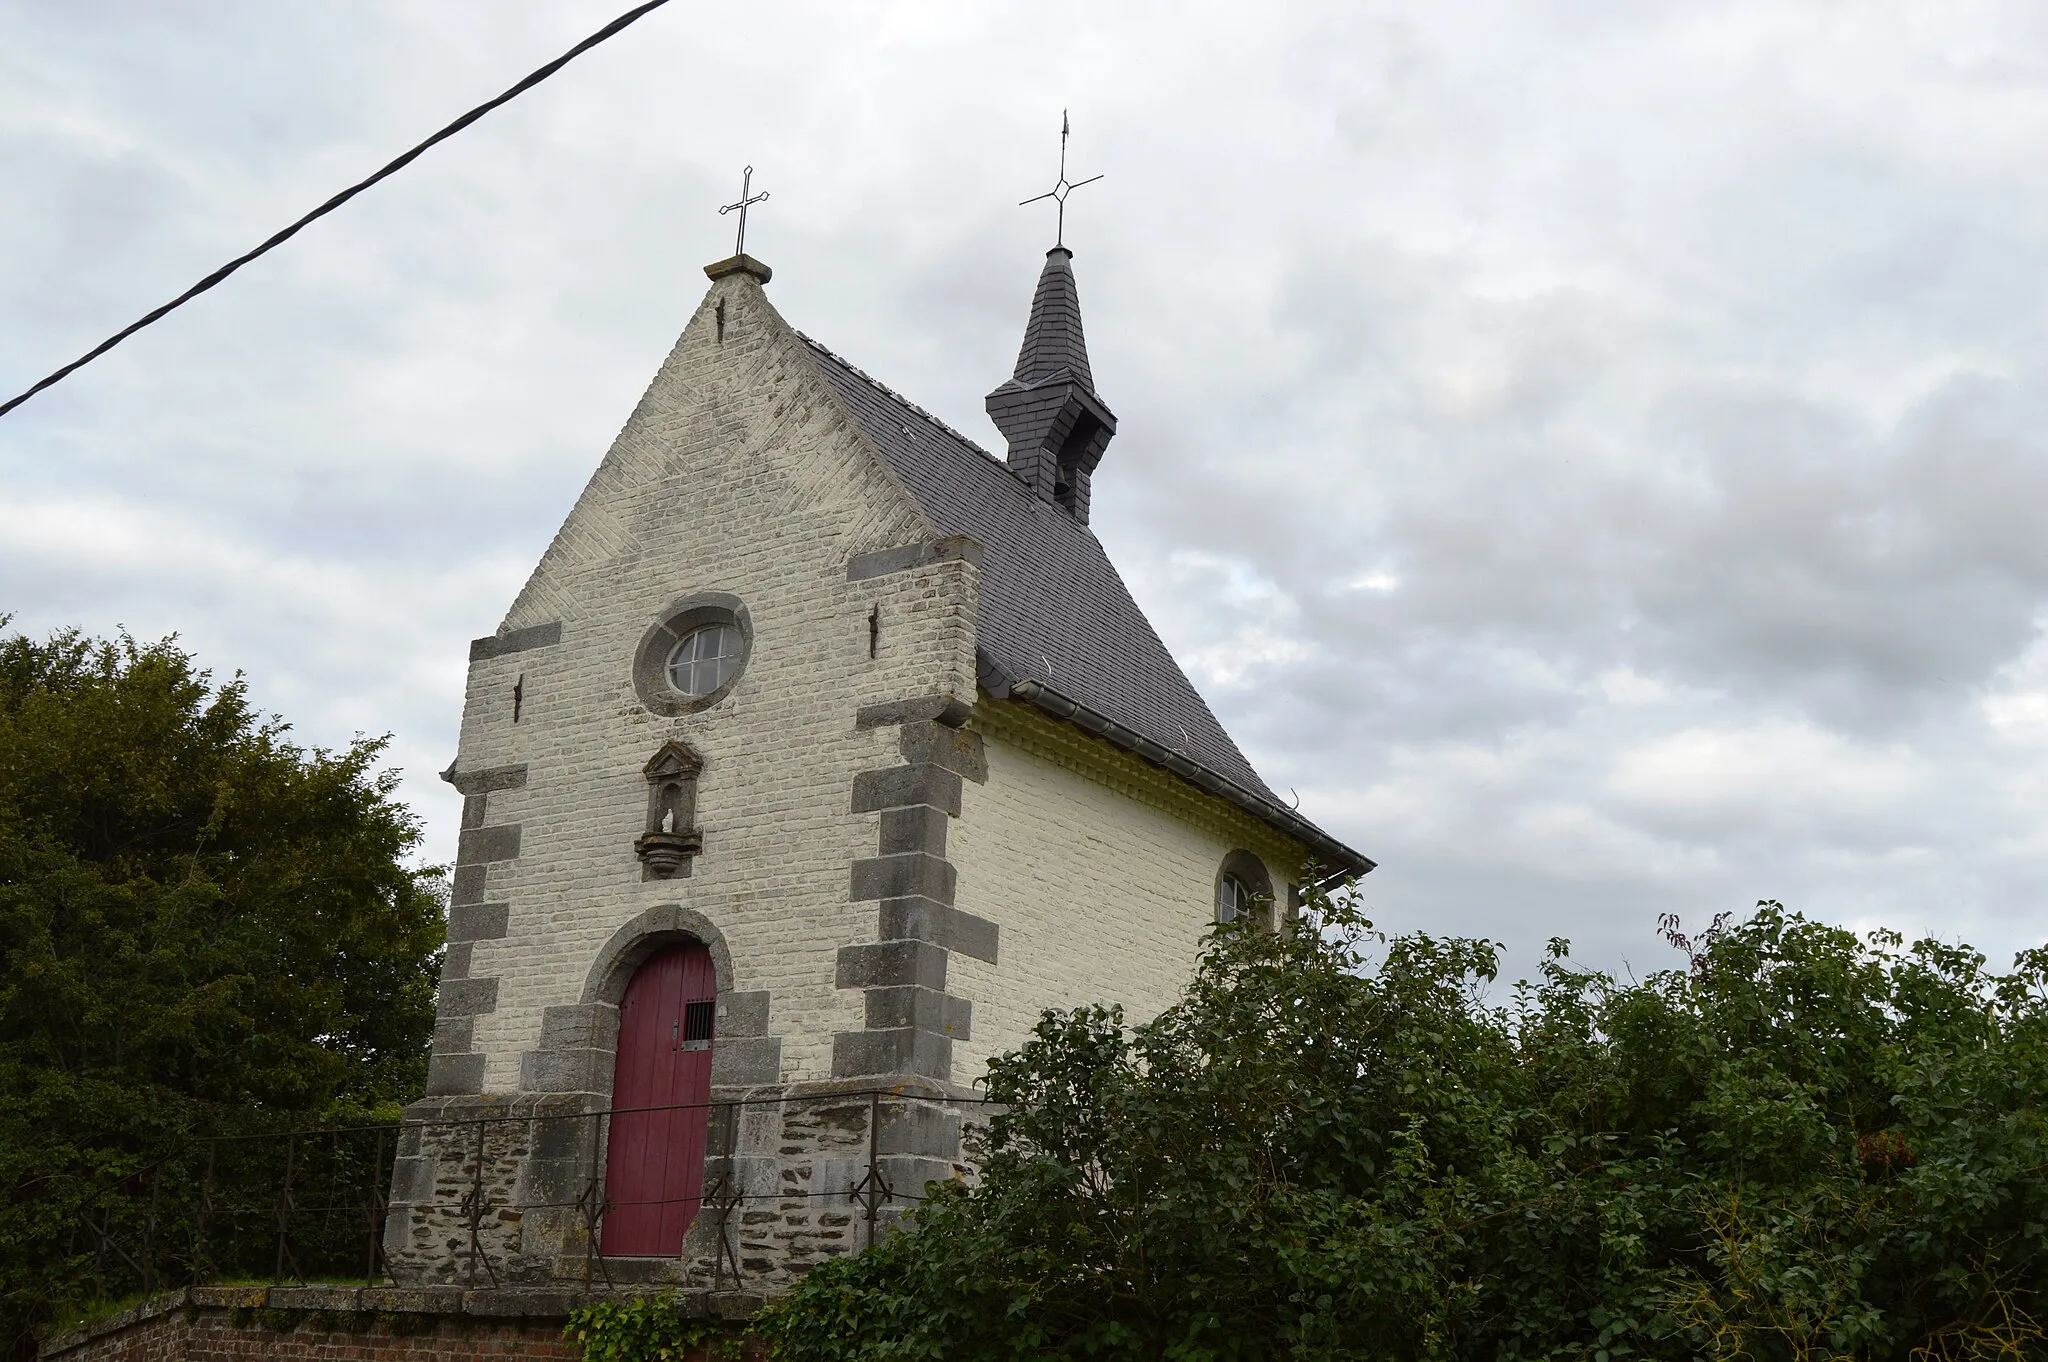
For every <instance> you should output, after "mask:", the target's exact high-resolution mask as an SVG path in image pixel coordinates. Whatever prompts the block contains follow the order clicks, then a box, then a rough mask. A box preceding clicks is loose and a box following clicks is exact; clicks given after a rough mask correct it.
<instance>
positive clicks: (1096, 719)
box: [1007, 681, 1374, 884]
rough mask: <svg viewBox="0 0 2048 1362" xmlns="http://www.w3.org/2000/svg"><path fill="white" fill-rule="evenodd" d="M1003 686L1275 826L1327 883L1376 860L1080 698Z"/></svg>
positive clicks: (1031, 685)
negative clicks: (1327, 870)
mask: <svg viewBox="0 0 2048 1362" xmlns="http://www.w3.org/2000/svg"><path fill="white" fill-rule="evenodd" d="M1007 689H1008V691H1009V698H1010V699H1012V700H1021V701H1023V702H1024V703H1025V704H1027V705H1030V706H1031V707H1032V708H1034V709H1038V710H1042V711H1043V712H1045V713H1047V714H1050V715H1051V716H1052V717H1053V718H1055V719H1064V720H1066V721H1067V722H1068V723H1070V724H1073V725H1074V726H1075V727H1076V728H1080V729H1083V730H1085V731H1087V732H1089V733H1093V734H1094V735H1095V736H1096V737H1098V738H1101V739H1102V740H1103V741H1105V742H1108V743H1110V744H1112V745H1114V746H1116V747H1120V748H1122V749H1123V750H1124V751H1126V752H1129V753H1131V754H1133V755H1134V756H1138V757H1142V758H1143V759H1144V760H1146V761H1148V762H1150V763H1152V764H1153V765H1154V766H1158V767H1163V768H1164V769H1166V770H1168V771H1171V772H1173V774H1175V775H1177V776H1179V777H1180V778H1181V779H1182V780H1185V781H1187V782H1188V783H1189V784H1190V785H1194V786H1196V787H1197V788H1199V789H1202V790H1206V791H1208V792H1209V793H1210V794H1212V795H1215V796H1216V797H1217V798H1218V799H1221V800H1223V801H1224V802H1225V803H1228V804H1232V805H1235V806H1236V807H1237V808H1240V809H1242V810H1244V811H1245V812H1246V813H1248V814H1250V815H1251V816H1252V817H1254V818H1256V819H1258V820H1259V821H1260V822H1262V823H1265V824H1268V825H1269V826H1271V827H1274V828H1278V829H1279V830H1280V831H1282V832H1284V833H1286V834H1287V835H1288V836H1290V837H1292V838H1294V839H1295V840H1296V841H1298V842H1301V843H1302V844H1303V845H1304V846H1306V847H1308V848H1309V849H1310V850H1311V851H1312V852H1314V853H1315V856H1316V859H1317V861H1318V862H1320V863H1321V864H1322V865H1324V866H1328V867H1332V868H1334V873H1332V874H1331V875H1329V876H1328V877H1327V878H1326V879H1325V880H1324V881H1323V882H1324V883H1326V884H1327V883H1330V882H1333V881H1336V880H1341V879H1343V878H1345V877H1347V876H1352V875H1363V874H1365V873H1366V872H1367V871H1369V870H1371V869H1372V868H1373V864H1374V862H1373V861H1372V859H1371V858H1370V857H1367V856H1363V855H1360V854H1359V853H1358V852H1356V851H1353V850H1352V849H1351V848H1350V847H1348V846H1345V845H1344V844H1343V843H1342V842H1340V841H1338V840H1337V839H1336V838H1334V837H1332V836H1330V834H1329V833H1327V832H1324V831H1323V830H1322V829H1321V828H1319V827H1317V826H1316V825H1315V824H1313V823H1311V822H1309V821H1308V820H1307V819H1306V818H1303V817H1302V816H1301V815H1300V814H1298V813H1296V812H1295V811H1294V810H1292V809H1289V808H1287V807H1285V806H1283V805H1280V804H1276V803H1274V802H1273V801H1272V800H1270V799H1267V798H1265V797H1264V796H1263V795H1258V794H1254V793H1253V792H1252V791H1250V790H1247V789H1246V788H1245V787H1244V786H1242V785H1240V784H1238V783H1237V782H1236V781H1234V780H1232V779H1230V778H1229V777H1228V776H1223V775H1218V774H1217V773H1216V772H1214V771H1212V770H1210V769H1209V768H1208V767H1206V766H1204V765H1202V764H1201V763H1200V762H1197V761H1194V760H1193V759H1191V758H1190V757H1188V756H1187V755H1186V754H1185V753H1182V752H1176V751H1174V750H1173V749H1172V748H1169V747H1162V746H1161V745H1160V744H1159V743H1157V742H1154V741H1153V740H1152V739H1150V738H1148V737H1146V736H1145V735H1144V734H1142V733H1140V732H1138V731H1137V730H1135V729H1133V728H1130V727H1128V726H1126V725H1124V724H1120V723H1118V722H1117V721H1116V720H1114V719H1112V718H1110V717H1109V716H1108V715H1106V714H1103V713H1101V712H1099V711H1097V710H1093V709H1090V708H1088V706H1086V705H1084V704H1082V703H1081V702H1080V701H1078V700H1074V699H1071V698H1069V697H1068V696H1065V695H1062V694H1060V693H1059V692H1058V691H1056V690H1054V689H1053V688H1052V687H1050V686H1048V685H1045V684H1044V683H1043V682H1039V681H1012V682H1010V684H1009V686H1008V687H1007Z"/></svg>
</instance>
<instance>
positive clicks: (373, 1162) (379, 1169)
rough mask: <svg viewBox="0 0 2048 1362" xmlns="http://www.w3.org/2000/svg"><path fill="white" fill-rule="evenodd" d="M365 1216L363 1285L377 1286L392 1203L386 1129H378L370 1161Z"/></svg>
mask: <svg viewBox="0 0 2048 1362" xmlns="http://www.w3.org/2000/svg"><path fill="white" fill-rule="evenodd" d="M364 1201H365V1205H364V1214H365V1215H366V1216H367V1217H368V1219H369V1222H370V1225H369V1240H370V1242H369V1248H368V1251H367V1252H366V1253H365V1254H364V1255H363V1285H364V1286H375V1285H376V1284H377V1268H378V1267H379V1266H380V1265H381V1264H382V1262H383V1260H384V1221H385V1220H386V1219H387V1218H389V1216H390V1214H391V1203H390V1200H389V1198H388V1197H387V1196H386V1195H385V1192H384V1127H383V1126H378V1127H377V1152H376V1153H375V1154H374V1155H372V1156H371V1159H370V1186H369V1188H368V1191H367V1194H366V1196H365V1198H364Z"/></svg>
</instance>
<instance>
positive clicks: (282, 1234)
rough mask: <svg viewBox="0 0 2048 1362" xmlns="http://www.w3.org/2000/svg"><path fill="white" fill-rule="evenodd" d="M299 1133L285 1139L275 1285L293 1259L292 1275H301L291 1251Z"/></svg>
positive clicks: (273, 1281)
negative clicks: (286, 1264)
mask: <svg viewBox="0 0 2048 1362" xmlns="http://www.w3.org/2000/svg"><path fill="white" fill-rule="evenodd" d="M298 1162H299V1135H298V1132H297V1131H293V1132H292V1133H291V1134H290V1135H289V1136H287V1137H286V1139H285V1146H284V1184H283V1186H282V1187H281V1188H280V1189H279V1191H278V1194H277V1257H276V1260H275V1262H274V1263H273V1264H272V1266H271V1270H270V1280H271V1283H272V1284H273V1285H278V1284H282V1283H283V1281H284V1265H285V1260H286V1259H287V1258H289V1259H291V1264H292V1276H293V1277H294V1278H297V1277H298V1275H299V1261H298V1258H297V1256H296V1255H294V1254H293V1253H292V1251H291V1216H292V1176H293V1175H294V1174H295V1173H296V1172H297V1171H298Z"/></svg>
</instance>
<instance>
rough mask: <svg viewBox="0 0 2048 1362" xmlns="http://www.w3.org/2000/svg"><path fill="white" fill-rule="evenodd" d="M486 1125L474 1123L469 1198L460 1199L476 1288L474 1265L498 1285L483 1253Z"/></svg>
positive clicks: (471, 1279)
mask: <svg viewBox="0 0 2048 1362" xmlns="http://www.w3.org/2000/svg"><path fill="white" fill-rule="evenodd" d="M489 1123H490V1122H489V1120H488V1119H480V1120H478V1121H477V1123H476V1163H475V1164H474V1166H473V1167H472V1168H471V1171H470V1179H469V1195H468V1196H466V1197H464V1198H463V1199H462V1213H463V1218H464V1219H466V1220H467V1221H468V1222H469V1284H470V1285H471V1286H475V1285H476V1269H477V1264H479V1263H481V1264H483V1269H484V1273H485V1275H487V1276H488V1277H490V1279H491V1285H492V1286H494V1287H495V1286H496V1285H497V1284H498V1272H497V1269H496V1268H494V1267H492V1266H491V1260H490V1256H489V1255H488V1254H486V1253H485V1252H484V1241H483V1223H484V1213H485V1212H486V1211H487V1210H489V1209H490V1199H489V1198H488V1197H486V1196H485V1195H484V1127H485V1126H486V1125H488V1124H489Z"/></svg>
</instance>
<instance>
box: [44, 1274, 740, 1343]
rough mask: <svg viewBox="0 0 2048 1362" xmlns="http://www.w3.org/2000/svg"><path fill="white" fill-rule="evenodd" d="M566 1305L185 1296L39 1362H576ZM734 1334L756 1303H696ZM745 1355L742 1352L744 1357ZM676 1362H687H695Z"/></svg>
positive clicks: (79, 1338) (489, 1296)
mask: <svg viewBox="0 0 2048 1362" xmlns="http://www.w3.org/2000/svg"><path fill="white" fill-rule="evenodd" d="M574 1303H575V1302H574V1301H573V1300H572V1299H571V1298H568V1297H565V1296H562V1295H559V1294H555V1295H549V1296H533V1295H526V1296H521V1295H518V1294H516V1293H508V1292H470V1293H466V1294H465V1293H462V1292H430V1291H429V1292H422V1291H408V1290H403V1289H397V1288H388V1287H387V1288H362V1289H358V1288H349V1287H328V1286H313V1287H262V1286H257V1287H194V1288H190V1289H187V1290H180V1291H171V1292H166V1293H165V1294H163V1295H161V1296H158V1297H156V1298H154V1299H152V1300H150V1301H147V1302H145V1303H144V1304H142V1305H139V1306H136V1307H135V1308H133V1309H130V1310H126V1311H123V1312H122V1313H121V1314H119V1315H115V1316H113V1317H111V1318H108V1319H105V1320H101V1321H98V1322H96V1323H95V1324H93V1325H92V1326H90V1327H88V1328H86V1329H82V1330H79V1331H77V1332H74V1333H71V1334H67V1335H64V1336H62V1337H59V1338H53V1339H51V1340H49V1341H48V1342H47V1343H46V1344H45V1345H44V1346H43V1349H42V1359H43V1362H448V1359H458V1360H460V1359H472V1360H473V1362H579V1360H580V1358H581V1353H580V1351H579V1350H578V1349H577V1347H576V1346H575V1345H574V1344H572V1343H570V1342H568V1341H567V1340H565V1339H564V1338H563V1337H562V1327H563V1324H564V1322H565V1320H566V1317H567V1314H568V1311H569V1310H570V1308H572V1306H573V1305H574ZM691 1305H692V1306H694V1307H695V1310H696V1312H697V1313H698V1315H699V1317H702V1318H711V1319H719V1320H723V1321H726V1325H725V1327H727V1328H729V1329H731V1330H732V1331H733V1332H734V1333H739V1332H741V1331H742V1330H743V1329H744V1327H745V1320H746V1319H747V1318H748V1317H750V1316H751V1315H752V1314H753V1312H754V1311H755V1310H757V1309H758V1308H759V1307H760V1298H759V1297H741V1296H724V1297H701V1298H698V1299H696V1300H694V1301H692V1302H691ZM749 1355H750V1356H751V1355H753V1354H752V1350H751V1349H750V1350H749ZM696 1356H698V1355H693V1357H692V1358H678V1359H676V1362H694V1359H695V1357H696Z"/></svg>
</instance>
